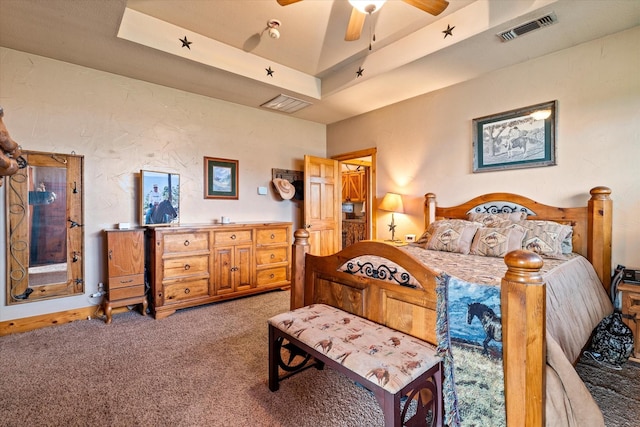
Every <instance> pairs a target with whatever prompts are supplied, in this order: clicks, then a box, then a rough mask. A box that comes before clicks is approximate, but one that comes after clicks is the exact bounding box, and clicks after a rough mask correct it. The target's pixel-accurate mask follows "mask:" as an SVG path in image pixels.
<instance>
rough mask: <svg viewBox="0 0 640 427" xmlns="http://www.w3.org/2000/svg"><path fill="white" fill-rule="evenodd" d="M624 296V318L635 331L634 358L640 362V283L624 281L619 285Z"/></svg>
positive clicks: (619, 289)
mask: <svg viewBox="0 0 640 427" xmlns="http://www.w3.org/2000/svg"><path fill="white" fill-rule="evenodd" d="M618 291H620V293H621V297H622V320H623V321H624V323H625V324H626V325H627V326H628V327H630V328H631V330H632V331H633V354H632V355H631V357H632V359H633V360H634V361H635V362H638V363H640V284H639V283H631V282H629V283H627V282H624V281H623V282H622V283H620V285H619V286H618Z"/></svg>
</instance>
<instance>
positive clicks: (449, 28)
mask: <svg viewBox="0 0 640 427" xmlns="http://www.w3.org/2000/svg"><path fill="white" fill-rule="evenodd" d="M454 28H455V26H453V27H452V26H451V25H449V24H447V29H446V30H444V31H443V33H444V38H445V39H446V38H447V36H451V37H453V29H454Z"/></svg>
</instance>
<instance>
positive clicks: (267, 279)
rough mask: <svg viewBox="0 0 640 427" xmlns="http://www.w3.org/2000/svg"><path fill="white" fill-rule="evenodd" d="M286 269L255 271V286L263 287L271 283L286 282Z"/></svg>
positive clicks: (287, 278) (276, 268) (287, 279)
mask: <svg viewBox="0 0 640 427" xmlns="http://www.w3.org/2000/svg"><path fill="white" fill-rule="evenodd" d="M287 271H288V269H287V267H275V268H267V269H265V270H258V271H256V285H257V286H265V285H270V284H273V283H281V282H288V281H289V277H288V274H287Z"/></svg>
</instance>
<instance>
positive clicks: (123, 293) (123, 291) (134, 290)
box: [109, 284, 144, 301]
mask: <svg viewBox="0 0 640 427" xmlns="http://www.w3.org/2000/svg"><path fill="white" fill-rule="evenodd" d="M143 295H144V284H142V285H136V286H128V287H126V288H117V289H109V301H117V300H120V299H126V298H134V297H141V296H143Z"/></svg>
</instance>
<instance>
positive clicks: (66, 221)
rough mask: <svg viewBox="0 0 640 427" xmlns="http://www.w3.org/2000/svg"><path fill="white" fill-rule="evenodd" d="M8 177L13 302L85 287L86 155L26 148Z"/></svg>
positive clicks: (9, 279) (9, 293)
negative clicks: (20, 164)
mask: <svg viewBox="0 0 640 427" xmlns="http://www.w3.org/2000/svg"><path fill="white" fill-rule="evenodd" d="M23 157H24V158H25V159H26V160H27V167H26V168H24V169H20V170H19V171H18V173H17V174H15V175H12V176H10V177H7V178H8V179H7V189H6V190H5V191H6V196H7V207H8V215H7V233H8V235H7V245H8V247H7V254H8V263H7V267H8V268H7V289H6V294H7V304H9V305H11V304H20V303H26V302H32V301H38V300H42V299H49V298H59V297H64V296H69V295H77V294H81V293H83V292H84V278H83V276H84V263H83V250H84V246H83V241H84V237H83V228H82V223H83V202H82V200H83V197H82V192H81V190H82V176H83V174H82V165H83V157H82V156H76V155H68V154H56V153H41V152H25V153H24V155H23Z"/></svg>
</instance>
